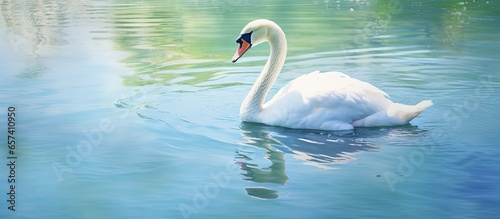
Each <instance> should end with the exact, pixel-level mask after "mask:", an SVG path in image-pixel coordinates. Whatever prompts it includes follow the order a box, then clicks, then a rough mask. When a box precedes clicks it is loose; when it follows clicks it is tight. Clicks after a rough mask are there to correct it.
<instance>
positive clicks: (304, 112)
mask: <svg viewBox="0 0 500 219" xmlns="http://www.w3.org/2000/svg"><path fill="white" fill-rule="evenodd" d="M248 41H250V42H248ZM237 42H238V43H240V48H239V49H238V51H237V52H236V54H235V56H234V57H233V62H235V61H237V60H238V59H239V58H240V57H241V56H242V55H243V54H244V53H245V52H246V51H247V50H248V49H250V48H251V47H252V46H253V45H256V44H259V43H261V42H269V44H270V46H271V54H270V56H269V59H268V61H267V63H266V65H265V67H264V69H263V70H262V73H261V74H260V76H259V78H258V79H257V81H256V82H255V84H254V86H253V87H252V89H251V90H250V92H249V93H248V95H247V97H246V98H245V100H244V101H243V103H242V106H241V109H240V116H241V118H242V120H243V121H247V122H258V123H264V124H267V125H275V126H283V127H288V128H296V129H321V130H348V129H353V128H354V127H373V126H395V125H404V124H407V123H408V122H409V121H410V120H412V119H413V118H415V117H416V116H418V115H419V114H420V112H422V111H423V110H424V109H426V108H427V107H429V106H432V102H431V101H430V100H425V101H422V102H420V103H419V104H417V105H415V106H410V105H403V104H399V103H393V102H392V101H391V100H389V99H388V95H387V94H386V93H385V92H383V91H382V90H380V89H378V88H376V87H375V86H373V85H371V84H369V83H366V82H363V81H360V80H357V79H354V78H351V77H349V76H348V75H346V74H344V73H341V72H325V73H320V72H319V71H315V72H312V73H309V74H305V75H302V76H300V77H298V78H296V79H295V80H293V81H291V82H289V83H288V84H287V85H286V86H284V87H283V88H281V89H280V90H279V91H278V93H277V94H276V95H275V96H274V97H273V98H272V99H271V100H269V101H268V102H267V103H265V104H264V103H263V102H264V100H265V97H266V95H267V93H268V92H269V89H270V87H271V86H272V84H273V83H274V82H275V80H276V78H277V76H278V74H279V72H280V71H281V68H282V66H283V64H284V60H285V57H286V49H287V45H286V38H285V35H284V33H283V31H282V30H281V28H280V27H279V26H278V25H277V24H275V23H274V22H272V21H269V20H256V21H252V22H250V23H249V24H248V25H247V26H245V28H243V31H242V33H241V36H240V38H238V40H237ZM252 42H255V43H254V44H252Z"/></svg>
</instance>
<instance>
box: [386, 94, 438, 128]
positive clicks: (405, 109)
mask: <svg viewBox="0 0 500 219" xmlns="http://www.w3.org/2000/svg"><path fill="white" fill-rule="evenodd" d="M432 105H433V103H432V101H431V100H424V101H421V102H420V103H418V104H416V105H414V106H411V105H404V104H400V103H394V104H392V105H391V106H390V107H389V108H388V109H387V114H388V116H389V117H390V118H392V120H393V122H395V123H399V124H400V125H404V124H406V123H408V122H410V121H411V120H412V119H414V118H415V117H417V116H418V115H420V113H421V112H422V111H424V110H425V109H427V108H428V107H430V106H432Z"/></svg>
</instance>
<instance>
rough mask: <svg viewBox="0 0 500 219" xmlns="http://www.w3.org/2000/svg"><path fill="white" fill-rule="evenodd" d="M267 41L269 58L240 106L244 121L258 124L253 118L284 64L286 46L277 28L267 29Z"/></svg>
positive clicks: (261, 106)
mask: <svg viewBox="0 0 500 219" xmlns="http://www.w3.org/2000/svg"><path fill="white" fill-rule="evenodd" d="M267 41H268V42H269V46H270V47H271V52H270V55H269V58H268V59H267V62H266V65H265V66H264V69H262V72H261V73H260V75H259V77H258V78H257V81H256V82H255V84H254V85H253V86H252V89H250V92H248V94H247V96H246V97H245V100H244V101H243V103H242V104H241V108H240V116H241V117H242V118H243V120H244V121H254V122H258V121H256V118H255V117H256V116H257V115H258V114H259V113H260V112H261V111H262V109H263V104H264V101H265V99H266V96H267V94H268V92H269V90H270V89H271V87H272V85H273V84H274V82H275V81H276V78H278V75H279V73H280V71H281V68H282V67H283V64H284V63H285V59H286V52H287V44H286V38H285V34H284V33H283V31H282V30H281V28H279V27H278V26H276V27H271V28H269V34H268V38H267Z"/></svg>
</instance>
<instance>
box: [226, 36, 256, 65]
mask: <svg viewBox="0 0 500 219" xmlns="http://www.w3.org/2000/svg"><path fill="white" fill-rule="evenodd" d="M239 40H241V41H239V42H240V47H238V50H236V53H234V56H233V58H232V59H231V62H233V63H234V62H236V61H238V59H240V58H241V56H243V54H245V52H246V51H247V50H248V49H250V48H251V47H252V44H251V43H249V42H247V41H246V40H245V39H243V38H240V39H239Z"/></svg>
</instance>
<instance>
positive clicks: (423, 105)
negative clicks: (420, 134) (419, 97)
mask: <svg viewBox="0 0 500 219" xmlns="http://www.w3.org/2000/svg"><path fill="white" fill-rule="evenodd" d="M432 105H434V104H433V103H432V100H423V101H421V102H420V103H418V104H417V105H415V108H417V109H419V110H420V112H422V111H424V109H427V108H429V107H430V106H432Z"/></svg>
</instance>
